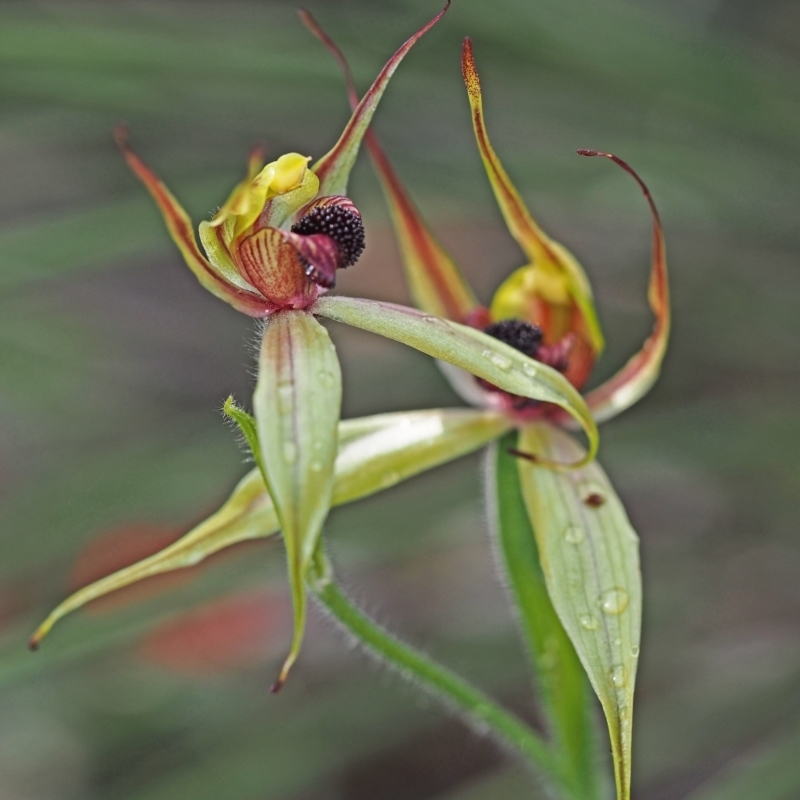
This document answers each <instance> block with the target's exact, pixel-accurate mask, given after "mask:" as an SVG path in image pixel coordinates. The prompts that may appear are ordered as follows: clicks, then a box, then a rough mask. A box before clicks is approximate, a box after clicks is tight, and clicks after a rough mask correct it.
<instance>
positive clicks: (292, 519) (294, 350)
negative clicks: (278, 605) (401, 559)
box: [253, 311, 342, 689]
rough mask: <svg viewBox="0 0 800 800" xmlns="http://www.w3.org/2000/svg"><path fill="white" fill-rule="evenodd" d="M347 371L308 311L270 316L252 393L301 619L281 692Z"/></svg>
mask: <svg viewBox="0 0 800 800" xmlns="http://www.w3.org/2000/svg"><path fill="white" fill-rule="evenodd" d="M341 404H342V372H341V369H340V367H339V360H338V359H337V357H336V351H335V348H334V346H333V343H332V342H331V340H330V337H329V336H328V332H327V331H326V330H325V328H323V327H322V325H320V324H319V322H317V321H316V319H314V317H312V316H311V314H308V313H306V312H305V311H283V312H280V313H277V314H274V315H273V316H272V317H270V318H269V320H268V322H267V325H266V327H265V329H264V338H263V340H262V343H261V352H260V355H259V367H258V382H257V384H256V390H255V394H254V395H253V409H254V411H255V418H256V428H257V430H258V440H259V444H260V447H261V460H262V464H263V468H264V479H265V481H266V483H267V487H268V488H269V493H270V495H271V496H272V500H273V502H274V503H275V508H276V511H277V513H278V519H279V520H280V524H281V529H282V531H283V540H284V544H285V547H286V557H287V560H288V564H289V581H290V584H291V587H292V599H293V604H294V614H295V633H294V638H293V641H292V647H291V650H290V652H289V655H288V657H287V659H286V662H285V664H284V666H283V669H282V670H281V674H280V676H279V678H278V682H277V683H276V686H275V688H276V689H277V688H279V687H280V685H281V684H282V682H283V681H284V680H285V679H286V676H287V674H288V671H289V669H290V668H291V666H292V664H293V663H294V661H295V659H296V658H297V655H298V653H299V650H300V645H301V643H302V637H303V629H304V626H305V617H306V598H305V590H304V585H303V581H304V575H305V571H306V569H307V568H308V565H309V564H310V562H311V559H312V557H313V555H314V550H315V548H316V545H317V542H318V540H319V536H320V534H321V532H322V526H323V524H324V522H325V518H326V517H327V515H328V510H329V509H330V506H331V497H332V494H333V468H334V462H335V459H336V452H337V447H338V445H337V427H338V423H339V415H340V412H341Z"/></svg>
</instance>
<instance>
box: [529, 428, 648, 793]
mask: <svg viewBox="0 0 800 800" xmlns="http://www.w3.org/2000/svg"><path fill="white" fill-rule="evenodd" d="M520 447H521V448H522V449H525V450H531V451H533V452H537V453H538V452H541V453H544V454H545V455H547V456H548V457H549V458H555V459H557V460H560V461H564V460H570V461H574V460H576V459H577V458H578V457H579V456H580V454H581V453H582V448H581V447H580V445H578V443H577V442H575V441H574V440H573V439H572V437H571V436H569V434H567V433H565V432H563V431H561V430H559V429H558V428H556V427H554V426H552V425H549V424H547V423H537V424H533V425H530V426H528V427H526V428H525V429H524V430H523V431H522V434H521V436H520ZM518 470H519V475H520V481H521V485H522V492H523V497H524V499H525V505H526V507H527V509H528V514H529V517H530V521H531V526H532V528H533V530H534V534H535V536H536V544H537V546H538V548H539V557H540V560H541V565H542V570H543V572H544V576H545V580H546V582H547V589H548V592H549V594H550V598H551V600H552V602H553V606H554V608H555V609H556V612H557V613H558V616H559V618H560V620H561V623H562V625H563V626H564V629H565V630H566V631H567V633H568V634H569V637H570V639H571V640H572V643H573V645H574V646H575V651H576V652H577V654H578V657H579V658H580V660H581V663H582V664H583V667H584V669H585V670H586V673H587V675H588V677H589V681H590V682H591V684H592V687H593V688H594V690H595V692H596V693H597V696H598V697H599V699H600V703H601V705H602V706H603V711H604V713H605V716H606V721H607V723H608V730H609V736H610V739H611V749H612V755H613V760H614V775H615V781H616V785H617V796H618V798H619V800H629V798H630V776H631V723H632V714H633V690H634V685H635V680H636V667H637V662H638V656H639V646H640V633H641V614H642V583H641V573H640V567H639V540H638V537H637V536H636V533H635V532H634V530H633V528H632V527H631V524H630V522H629V521H628V517H627V515H626V513H625V509H624V508H623V506H622V503H621V502H620V500H619V498H618V497H617V495H616V493H615V492H614V489H613V487H612V486H611V483H610V482H609V480H608V478H607V477H606V474H605V473H604V472H603V470H602V469H601V467H600V466H599V465H598V464H597V463H593V464H590V465H588V466H586V467H584V468H583V469H580V470H575V471H573V472H569V473H559V472H555V471H553V470H549V469H545V468H543V467H540V466H537V465H535V464H531V463H529V462H526V461H524V460H522V459H520V461H519V463H518Z"/></svg>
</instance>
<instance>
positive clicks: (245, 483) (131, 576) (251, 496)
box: [31, 400, 509, 647]
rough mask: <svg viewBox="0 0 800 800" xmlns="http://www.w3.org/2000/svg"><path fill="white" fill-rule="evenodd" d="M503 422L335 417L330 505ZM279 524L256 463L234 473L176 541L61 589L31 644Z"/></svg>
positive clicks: (250, 424)
mask: <svg viewBox="0 0 800 800" xmlns="http://www.w3.org/2000/svg"><path fill="white" fill-rule="evenodd" d="M225 413H226V414H227V415H228V416H229V417H231V418H232V419H234V420H235V421H236V423H237V425H239V427H240V428H241V430H242V432H243V434H244V436H245V438H246V439H247V441H248V444H249V447H250V449H251V450H252V452H253V456H254V458H255V459H256V461H257V462H261V448H260V444H259V442H258V439H257V438H256V436H257V435H256V431H255V420H254V419H253V418H252V417H250V415H249V414H247V413H246V412H244V411H243V410H242V409H240V408H237V407H236V406H235V405H234V404H233V401H232V400H229V401H228V402H226V404H225ZM508 427H509V422H508V420H507V419H506V418H505V417H504V416H503V415H501V414H495V413H492V412H489V411H473V410H470V409H461V408H458V409H435V410H431V411H409V412H397V413H393V414H377V415H375V416H371V417H361V418H359V419H350V420H345V421H343V422H340V423H339V435H338V439H339V454H338V456H337V458H336V466H335V473H334V484H333V505H341V504H343V503H350V502H352V501H354V500H360V499H361V498H362V497H367V496H369V495H371V494H374V493H376V492H380V491H382V490H383V489H386V488H387V487H389V486H393V485H395V484H396V483H398V482H400V481H403V480H406V479H407V478H410V477H412V476H413V475H417V474H419V473H420V472H424V471H425V470H428V469H432V468H433V467H436V466H439V465H440V464H444V463H447V462H449V461H452V460H454V459H456V458H460V457H461V456H463V455H466V454H467V453H471V452H472V451H473V450H477V449H478V448H480V447H483V445H485V444H487V443H488V442H490V441H491V440H492V439H494V438H496V437H497V436H500V435H502V434H503V433H505V431H507V430H508ZM278 530H279V523H278V516H277V514H276V513H275V507H274V505H273V503H272V498H271V497H270V496H269V493H268V492H267V487H266V485H265V483H264V477H263V474H262V472H261V470H260V468H259V467H256V468H255V469H253V470H251V471H250V472H249V473H248V474H247V475H246V476H245V477H244V478H242V480H241V481H239V483H238V484H237V485H236V488H235V489H234V490H233V493H232V494H231V496H230V498H229V499H228V500H227V501H226V503H225V504H224V505H223V506H222V508H220V509H219V511H217V512H216V513H215V514H213V515H212V516H210V517H209V518H208V519H207V520H205V521H204V522H202V523H200V525H198V526H197V527H195V528H193V529H192V530H191V531H189V532H188V533H187V534H186V535H185V536H183V537H182V538H180V539H179V540H178V541H177V542H175V543H173V544H171V545H169V546H168V547H166V548H164V549H163V550H162V551H160V552H159V553H156V554H155V555H153V556H150V557H149V558H146V559H143V560H142V561H139V562H137V563H135V564H132V565H131V566H129V567H126V568H124V569H121V570H119V571H118V572H115V573H113V574H112V575H108V576H107V577H105V578H102V579H100V580H99V581H96V582H95V583H92V584H90V585H89V586H85V587H84V588H83V589H81V590H79V591H78V592H76V593H75V594H73V595H72V596H70V597H68V598H67V599H66V600H65V601H64V602H63V603H61V605H59V606H58V607H57V608H56V609H55V610H54V611H53V612H52V613H51V614H50V615H49V616H48V617H47V619H46V620H45V621H44V622H43V623H42V625H41V626H40V627H39V629H38V630H37V631H36V633H35V634H34V636H33V638H32V639H31V644H32V646H34V647H35V646H36V645H38V643H39V642H40V641H41V640H42V639H43V638H44V636H45V635H46V634H47V633H48V631H49V630H50V629H51V628H52V627H53V625H54V624H55V623H56V622H58V621H59V620H60V619H61V618H62V617H64V616H66V615H67V614H69V613H71V612H72V611H75V610H77V609H78V608H80V607H81V606H83V605H85V604H86V603H89V602H91V601H92V600H96V599H97V598H99V597H103V596H104V595H107V594H110V593H111V592H115V591H116V590H117V589H122V588H123V587H125V586H129V585H130V584H132V583H136V582H138V581H140V580H144V579H145V578H149V577H152V576H153V575H160V574H161V573H163V572H170V571H172V570H176V569H182V568H185V567H192V566H195V565H196V564H198V563H200V562H201V561H203V559H205V558H207V557H208V556H210V555H212V554H213V553H216V552H217V551H218V550H222V549H223V548H225V547H230V546H231V545H233V544H236V543H237V542H241V541H245V540H248V539H258V538H265V537H268V536H272V535H273V534H275V533H277V531H278Z"/></svg>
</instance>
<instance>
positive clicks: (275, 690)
mask: <svg viewBox="0 0 800 800" xmlns="http://www.w3.org/2000/svg"><path fill="white" fill-rule="evenodd" d="M284 683H286V678H284V677H283V676H281V675H279V676H278V678H277V679H276V681H275V683H273V684H272V686H270V687H269V690H270V691H271V692H272V694H278V692H279V691H280V690H281V689H283V684H284Z"/></svg>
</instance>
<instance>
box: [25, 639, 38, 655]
mask: <svg viewBox="0 0 800 800" xmlns="http://www.w3.org/2000/svg"><path fill="white" fill-rule="evenodd" d="M38 649H39V640H38V639H34V638H31V639H30V640H29V641H28V650H30V651H31V653H35V652H36V651H37V650H38Z"/></svg>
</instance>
